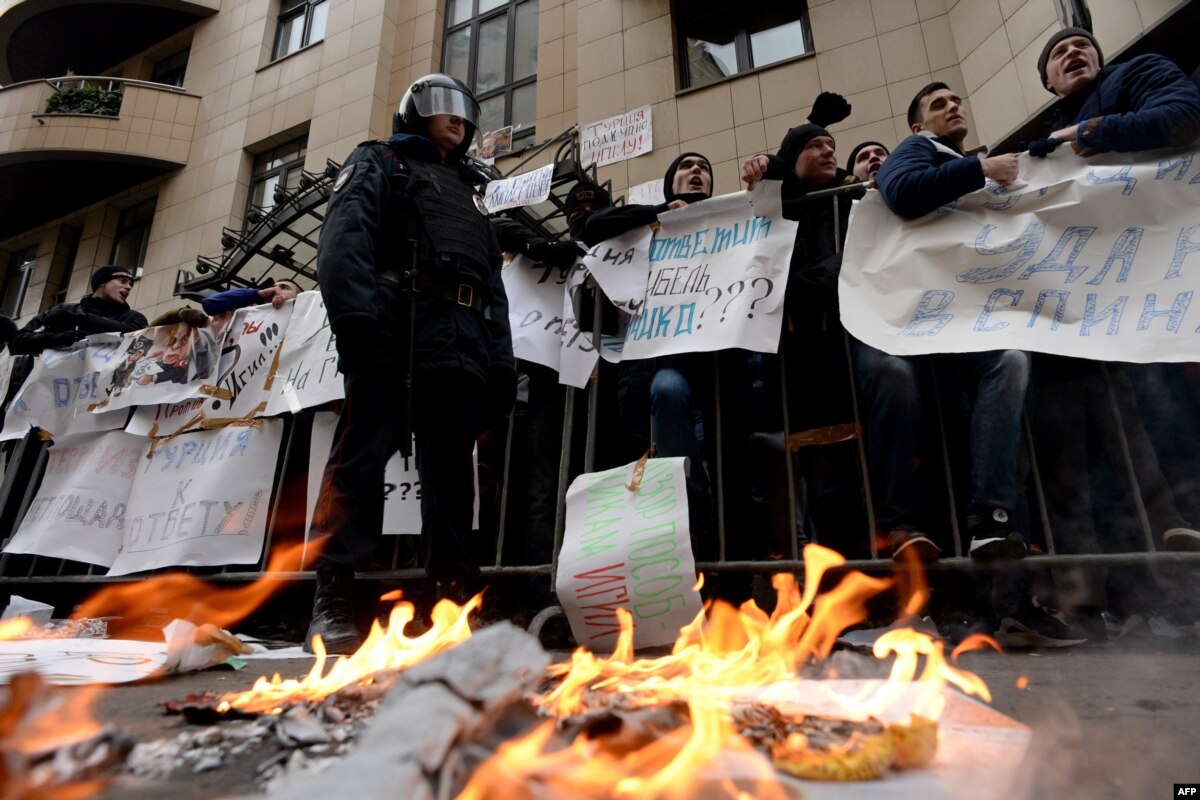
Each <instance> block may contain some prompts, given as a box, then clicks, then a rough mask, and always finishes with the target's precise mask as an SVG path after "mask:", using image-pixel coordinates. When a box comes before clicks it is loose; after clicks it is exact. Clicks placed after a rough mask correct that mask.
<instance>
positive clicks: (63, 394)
mask: <svg viewBox="0 0 1200 800" xmlns="http://www.w3.org/2000/svg"><path fill="white" fill-rule="evenodd" d="M122 344H123V342H122V339H121V337H120V336H118V335H117V334H115V333H98V334H94V335H92V336H89V337H88V338H86V339H82V340H80V341H79V342H77V343H76V344H75V346H74V348H72V349H70V350H46V351H44V352H42V353H41V354H39V355H36V356H33V370H32V371H31V372H30V373H29V377H28V378H26V379H25V383H24V384H22V385H21V388H20V389H19V390H18V391H17V394H16V396H15V397H14V398H13V401H12V403H11V404H10V405H9V407H8V409H7V411H6V413H5V417H4V430H3V432H2V433H0V440H3V441H7V440H9V439H19V438H21V437H22V436H24V435H25V434H26V433H27V432H28V431H29V429H30V428H31V427H37V428H41V429H43V430H46V431H50V432H51V433H52V434H54V435H56V436H61V435H66V434H71V433H85V432H88V431H102V430H113V429H115V428H120V427H121V426H122V425H124V424H125V420H126V418H127V417H128V415H129V413H128V412H127V411H117V412H111V413H105V414H89V413H88V409H89V408H91V407H92V406H93V405H95V404H96V403H99V402H101V401H102V400H104V399H105V398H106V396H107V395H106V393H105V390H104V389H103V388H102V387H103V386H104V385H105V384H106V383H107V377H108V376H110V375H111V374H112V372H113V369H114V367H115V366H116V365H117V363H118V351H119V350H120V348H121V346H122Z"/></svg>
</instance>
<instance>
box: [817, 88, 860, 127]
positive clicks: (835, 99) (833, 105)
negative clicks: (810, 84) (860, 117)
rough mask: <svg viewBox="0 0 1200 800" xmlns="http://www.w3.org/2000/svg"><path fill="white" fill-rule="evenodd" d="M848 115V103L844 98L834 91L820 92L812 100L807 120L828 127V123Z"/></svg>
mask: <svg viewBox="0 0 1200 800" xmlns="http://www.w3.org/2000/svg"><path fill="white" fill-rule="evenodd" d="M848 116H850V104H849V103H848V102H846V98H844V97H842V96H841V95H840V94H837V93H836V92H821V93H820V94H819V95H817V99H816V100H814V101H813V107H812V111H810V112H809V114H808V121H809V122H811V123H812V124H813V125H820V126H821V127H822V128H828V127H829V126H830V125H833V124H834V123H835V122H841V121H842V120H844V119H845V118H846V117H848Z"/></svg>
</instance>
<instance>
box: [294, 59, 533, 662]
mask: <svg viewBox="0 0 1200 800" xmlns="http://www.w3.org/2000/svg"><path fill="white" fill-rule="evenodd" d="M478 119H479V105H478V104H477V103H476V101H475V98H474V97H472V95H471V93H470V91H469V90H468V89H467V87H466V86H465V85H464V84H463V83H461V82H460V81H458V80H456V79H454V78H451V77H449V76H447V75H427V76H425V77H423V78H421V79H419V80H418V81H416V82H415V83H414V84H412V86H411V87H409V89H408V92H407V93H405V95H404V99H403V100H402V101H401V103H400V110H399V112H398V113H397V114H396V115H395V118H394V121H393V130H394V131H395V132H394V134H393V135H392V137H391V138H390V139H389V140H388V141H387V142H365V143H363V144H361V145H359V146H358V147H357V148H356V149H355V150H354V152H353V153H351V155H350V157H349V158H348V159H347V160H346V163H345V166H343V167H342V170H341V172H340V173H338V177H337V179H336V180H335V182H334V186H333V191H332V193H331V196H330V200H329V207H328V211H327V213H326V217H325V222H324V226H323V229H322V232H321V239H320V243H319V246H318V250H317V272H318V277H319V280H320V285H321V292H322V294H323V296H324V298H325V304H326V307H327V309H328V311H329V321H330V325H331V326H332V328H333V332H334V333H335V334H336V336H337V348H338V356H339V358H338V363H339V367H340V369H341V370H342V372H343V374H344V376H345V387H346V400H345V404H344V406H343V410H342V414H341V417H340V419H339V420H338V426H337V431H336V433H335V436H334V445H333V449H332V451H331V452H330V457H329V464H328V466H327V467H326V470H325V474H324V477H323V479H322V482H321V491H320V497H319V499H318V503H317V510H316V514H315V515H314V520H313V534H314V537H315V538H317V539H319V540H320V541H321V542H322V543H323V547H322V550H321V554H320V557H319V560H318V563H317V566H316V571H317V591H316V597H315V600H314V603H313V617H312V622H311V623H310V625H309V630H308V635H307V636H306V637H305V645H306V647H311V643H312V639H313V636H315V635H317V634H320V635H321V637H322V639H323V641H324V643H325V646H326V649H327V650H328V651H330V652H341V653H345V652H352V651H353V650H354V649H356V648H357V647H358V645H359V644H360V643H361V635H360V633H359V631H358V629H357V628H356V627H355V625H354V619H353V609H352V606H351V583H352V580H353V576H354V568H355V567H356V566H358V565H361V564H362V563H364V562H365V561H367V560H368V559H369V557H370V556H371V554H372V553H373V552H374V551H375V548H376V546H377V545H378V542H379V537H380V533H381V529H382V522H383V504H384V487H383V476H384V466H385V465H386V463H387V461H388V459H389V458H390V457H391V455H392V453H394V452H395V451H396V450H398V449H399V450H401V451H402V452H405V451H407V449H408V446H409V441H410V440H409V436H410V433H409V430H410V425H411V432H412V434H415V436H416V442H417V453H416V461H417V470H418V471H419V473H420V476H421V551H422V554H423V557H424V566H425V571H426V575H427V591H426V597H427V598H430V599H432V598H435V597H445V596H449V597H451V598H452V599H455V600H458V601H460V602H461V601H463V600H465V599H466V593H467V590H466V587H465V579H467V578H470V577H471V576H473V575H476V574H478V567H477V566H476V565H475V563H474V560H473V558H472V557H471V548H470V541H469V537H470V534H471V517H472V506H473V501H474V475H473V472H474V461H473V458H472V450H473V448H474V444H475V439H476V437H477V436H478V435H479V434H480V433H481V432H482V431H483V430H485V429H486V428H487V427H488V425H489V423H490V422H491V421H492V420H494V419H496V418H497V417H500V416H502V415H504V414H506V413H507V412H508V410H509V408H510V407H511V405H512V400H513V394H514V391H515V382H516V373H515V367H514V361H513V351H512V335H511V333H510V331H509V324H508V300H507V298H506V297H505V294H504V285H503V284H502V283H501V279H500V270H501V257H500V250H499V247H498V245H497V243H496V239H495V236H494V234H493V233H492V232H491V230H490V228H489V225H488V219H487V216H486V210H485V208H484V206H483V201H482V198H481V197H480V196H479V193H478V191H477V188H476V185H475V184H476V183H479V182H481V179H480V178H479V176H478V175H477V174H475V173H474V172H472V171H471V170H470V169H469V167H468V162H467V161H466V160H465V155H466V152H467V148H468V147H469V146H470V143H471V140H472V138H473V137H474V136H475V132H476V125H477V122H478Z"/></svg>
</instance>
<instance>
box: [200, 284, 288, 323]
mask: <svg viewBox="0 0 1200 800" xmlns="http://www.w3.org/2000/svg"><path fill="white" fill-rule="evenodd" d="M298 294H300V287H299V286H298V285H297V284H296V282H295V281H289V280H281V281H276V280H274V279H272V278H267V279H266V280H265V281H263V282H262V284H260V285H259V286H257V287H255V286H247V287H244V288H239V289H227V290H226V291H224V292H217V293H216V294H213V295H209V296H208V297H206V298H204V299H203V300H201V301H200V306H201V308H203V309H204V313H205V314H208V315H209V316H213V317H215V316H216V315H217V314H224V313H225V312H226V311H235V310H237V309H239V308H246V307H247V306H256V305H260V304H262V303H270V304H271V307H272V308H282V307H283V304H284V303H286V302H287V301H288V300H295V299H296V295H298Z"/></svg>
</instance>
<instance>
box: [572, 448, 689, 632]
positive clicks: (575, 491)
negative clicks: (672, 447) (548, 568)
mask: <svg viewBox="0 0 1200 800" xmlns="http://www.w3.org/2000/svg"><path fill="white" fill-rule="evenodd" d="M686 461H687V459H684V458H654V459H650V460H649V461H648V462H647V464H646V471H645V474H644V475H643V476H642V483H641V487H640V488H639V489H638V491H637V492H631V491H629V490H628V489H626V484H627V483H628V482H629V481H630V479H631V477H632V474H633V469H634V465H633V464H628V465H626V466H624V467H619V468H617V469H612V470H608V471H607V472H596V473H588V474H584V475H580V476H579V477H578V478H576V479H575V480H574V481H572V482H571V488H570V489H568V490H567V522H566V533H565V535H564V537H563V546H562V550H561V552H560V554H559V559H558V575H557V578H556V579H555V587H554V588H555V591H556V592H557V594H558V599H559V602H560V603H562V606H563V610H564V611H565V612H566V615H567V619H568V620H569V621H570V623H571V633H572V634H573V635H574V636H575V641H577V642H578V643H579V644H581V645H583V646H584V647H587V648H588V649H589V650H597V651H600V650H604V649H606V648H607V649H611V648H612V646H613V644H614V643H615V642H616V638H617V633H618V632H619V626H618V622H617V615H616V609H618V608H624V609H626V610H628V611H629V612H630V614H632V615H633V624H634V630H633V644H634V647H650V646H655V645H665V644H671V643H673V642H674V641H675V640H676V638H677V637H678V636H679V629H680V628H681V627H683V626H684V625H686V624H687V623H689V622H691V621H692V620H693V619H695V617H696V615H697V614H699V613H700V594H699V592H697V591H696V590H695V584H696V563H695V560H694V559H693V557H692V545H691V539H690V536H689V533H688V507H687V490H686V487H685V484H684V464H685V463H686Z"/></svg>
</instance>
